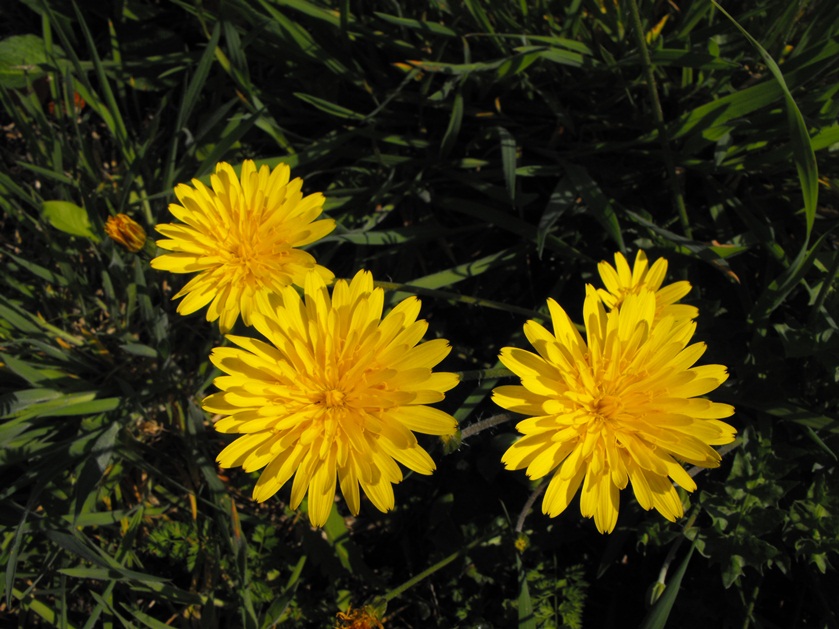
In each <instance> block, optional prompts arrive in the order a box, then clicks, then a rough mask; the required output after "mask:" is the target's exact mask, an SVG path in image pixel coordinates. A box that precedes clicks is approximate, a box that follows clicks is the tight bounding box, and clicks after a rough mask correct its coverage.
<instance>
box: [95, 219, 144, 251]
mask: <svg viewBox="0 0 839 629" xmlns="http://www.w3.org/2000/svg"><path fill="white" fill-rule="evenodd" d="M105 233H106V234H108V237H110V238H111V240H114V241H116V242H118V243H119V244H121V245H122V246H123V247H125V248H126V249H128V250H129V251H130V252H131V253H137V252H138V251H139V250H140V249H142V248H143V245H144V244H146V231H145V230H144V229H143V227H142V226H141V225H140V224H139V223H138V222H137V221H135V220H134V219H133V218H131V217H130V216H128V215H127V214H117V215H116V216H110V217H108V220H107V221H106V222H105Z"/></svg>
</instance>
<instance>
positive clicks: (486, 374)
mask: <svg viewBox="0 0 839 629" xmlns="http://www.w3.org/2000/svg"><path fill="white" fill-rule="evenodd" d="M457 375H458V376H460V381H461V382H469V381H470V380H478V381H481V380H488V379H494V378H508V377H510V376H515V375H516V374H514V373H513V372H512V371H510V370H509V369H507V368H506V367H496V368H494V369H472V370H470V371H458V372H457Z"/></svg>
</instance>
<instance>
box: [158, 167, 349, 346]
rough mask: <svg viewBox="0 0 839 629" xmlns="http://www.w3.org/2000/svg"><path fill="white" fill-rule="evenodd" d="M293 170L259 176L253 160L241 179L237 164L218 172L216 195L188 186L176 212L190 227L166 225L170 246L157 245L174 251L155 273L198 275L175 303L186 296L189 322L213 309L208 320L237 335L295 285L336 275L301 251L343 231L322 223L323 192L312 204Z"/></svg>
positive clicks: (183, 308) (264, 170)
mask: <svg viewBox="0 0 839 629" xmlns="http://www.w3.org/2000/svg"><path fill="white" fill-rule="evenodd" d="M289 176H290V171H289V168H288V166H287V165H286V164H280V165H278V166H277V167H276V168H274V169H273V170H271V169H269V168H268V166H262V167H261V168H260V169H259V170H257V169H256V165H255V164H254V163H253V161H251V160H246V161H245V162H244V163H243V164H242V172H241V177H237V176H236V173H235V172H234V171H233V167H232V166H230V164H226V163H224V162H222V163H219V164H218V165H217V166H216V172H215V174H213V175H212V177H211V178H210V184H211V186H212V189H211V188H208V187H207V186H205V185H204V184H203V183H201V182H200V181H198V180H197V179H193V180H192V186H189V185H186V184H180V185H178V186H177V187H176V188H175V195H176V196H177V197H178V200H179V201H180V204H178V203H172V204H170V205H169V211H170V212H172V214H173V215H174V216H175V218H177V219H178V220H180V221H182V222H183V224H163V225H158V226H157V231H159V232H160V233H161V234H163V235H164V236H166V237H167V238H168V239H167V240H159V241H157V246H158V247H160V248H162V249H166V250H168V251H170V252H171V253H167V254H164V255H161V256H158V257H157V258H155V259H154V260H152V262H151V265H152V267H154V268H155V269H160V270H163V271H171V272H172V273H197V275H196V276H195V277H194V278H193V279H192V280H190V281H189V282H188V283H187V284H186V286H184V287H183V289H182V290H181V291H180V292H178V293H177V294H176V295H175V297H174V299H178V298H180V297H183V300H182V301H181V302H180V304H178V312H179V313H181V314H183V315H187V314H191V313H193V312H196V311H197V310H200V309H201V308H203V307H204V306H206V305H207V304H209V308H208V309H207V321H215V320H217V319H218V320H219V328H220V329H221V331H222V332H227V331H229V330H230V329H231V328H232V327H233V325H234V324H235V323H236V319H237V318H238V317H239V315H240V314H241V316H242V320H243V321H244V322H245V324H246V325H250V322H251V315H252V314H253V313H254V312H255V311H256V310H258V309H259V307H260V306H264V305H265V304H267V301H268V295H269V294H271V293H279V292H281V291H282V289H283V288H285V287H286V286H289V285H291V284H296V285H298V286H302V285H303V281H304V278H305V277H306V274H307V273H308V272H309V271H311V270H313V269H314V270H315V271H317V273H318V274H319V275H320V276H321V277H322V278H324V279H325V280H331V279H332V277H333V274H332V272H331V271H329V270H328V269H326V268H325V267H322V266H320V265H318V264H316V263H315V259H314V258H313V257H312V256H311V255H310V254H309V253H307V252H305V251H303V250H302V249H300V247H302V246H304V245H308V244H310V243H313V242H315V241H316V240H319V239H320V238H323V237H324V236H325V235H327V234H328V233H329V232H331V231H332V230H333V229H334V228H335V221H334V220H332V219H324V220H318V221H316V220H315V219H316V218H317V217H318V216H320V214H321V212H322V211H323V202H324V197H323V195H322V194H320V193H315V194H310V195H308V196H306V197H304V196H303V194H302V192H301V191H300V189H301V187H302V185H303V181H302V180H301V179H300V178H299V177H298V178H295V179H292V180H291V181H289Z"/></svg>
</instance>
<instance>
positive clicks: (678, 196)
mask: <svg viewBox="0 0 839 629" xmlns="http://www.w3.org/2000/svg"><path fill="white" fill-rule="evenodd" d="M628 4H629V13H630V16H631V18H632V27H633V29H632V30H634V31H635V39H636V43H637V44H638V50H639V52H640V53H641V65H642V66H643V68H644V78H645V80H646V83H647V92H648V93H649V97H650V104H651V105H652V107H653V116H654V117H655V126H656V129H657V130H658V139H659V141H660V142H661V152H662V155H663V156H664V168H665V170H666V171H667V181H668V183H669V184H670V194H671V196H672V202H673V209H674V210H675V211H676V214H678V216H679V222H681V224H682V230H683V231H684V232H685V236H686V237H688V238H691V239H692V238H693V230H692V229H691V227H690V221H689V219H688V212H687V207H685V197H684V195H683V194H682V187H681V185H680V184H679V178H678V176H677V175H676V164H675V162H674V161H673V153H672V152H671V150H670V141H669V140H668V138H667V127H666V126H665V124H664V111H663V110H662V109H661V101H660V100H659V98H658V87H657V86H656V80H655V73H654V72H653V63H652V59H650V51H649V50H647V41H646V39H645V38H644V27H643V26H642V24H641V15H640V14H639V13H638V2H637V0H629V2H628Z"/></svg>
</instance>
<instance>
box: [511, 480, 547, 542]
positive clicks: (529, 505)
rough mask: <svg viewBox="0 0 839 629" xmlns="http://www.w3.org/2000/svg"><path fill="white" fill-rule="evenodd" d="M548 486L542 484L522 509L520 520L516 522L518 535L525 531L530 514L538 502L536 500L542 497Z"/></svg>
mask: <svg viewBox="0 0 839 629" xmlns="http://www.w3.org/2000/svg"><path fill="white" fill-rule="evenodd" d="M546 486H547V485H546V484H545V483H544V482H543V483H541V484H540V485H539V486H538V487H537V488H536V489H534V490H533V493H532V494H530V498H528V499H527V502H525V503H524V507H522V510H521V513H519V517H518V520H516V533H521V532H522V530H523V529H524V521H525V519H526V518H527V515H528V514H529V513H530V510H531V509H532V508H533V503H534V502H536V499H537V498H538V497H539V496H541V495H542V492H543V491H545V487H546Z"/></svg>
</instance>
